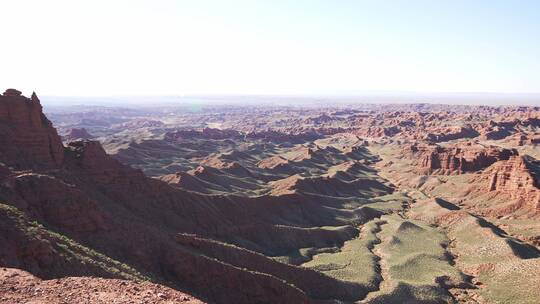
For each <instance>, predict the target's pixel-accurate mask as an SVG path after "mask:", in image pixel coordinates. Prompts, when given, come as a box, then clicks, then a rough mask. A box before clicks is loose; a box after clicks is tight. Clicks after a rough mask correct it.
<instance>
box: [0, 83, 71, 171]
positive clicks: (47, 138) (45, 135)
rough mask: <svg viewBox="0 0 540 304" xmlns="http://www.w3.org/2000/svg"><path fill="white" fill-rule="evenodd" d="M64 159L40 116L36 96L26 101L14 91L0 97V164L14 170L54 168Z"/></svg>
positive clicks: (57, 139)
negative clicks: (0, 162)
mask: <svg viewBox="0 0 540 304" xmlns="http://www.w3.org/2000/svg"><path fill="white" fill-rule="evenodd" d="M63 159H64V147H63V146H62V141H61V139H60V137H59V136H58V133H57V132H56V129H55V128H53V126H52V124H51V122H50V121H49V120H48V119H47V117H45V115H43V112H42V107H41V103H40V101H39V98H38V97H37V95H36V94H35V93H33V94H32V97H31V98H26V97H24V96H22V95H21V94H20V92H19V91H16V90H14V89H8V90H7V91H6V92H5V93H4V94H3V95H1V96H0V160H1V161H2V162H4V163H5V164H7V165H9V166H12V167H14V168H16V169H30V168H55V167H58V166H60V165H61V164H62V162H63Z"/></svg>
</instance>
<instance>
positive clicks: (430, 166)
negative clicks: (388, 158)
mask: <svg viewBox="0 0 540 304" xmlns="http://www.w3.org/2000/svg"><path fill="white" fill-rule="evenodd" d="M408 150H409V151H408V153H409V155H410V157H412V158H414V159H415V163H416V165H417V167H418V168H419V170H420V171H421V172H424V173H427V174H460V173H465V172H475V171H479V170H482V169H484V168H486V167H488V166H490V165H491V164H493V163H495V162H496V161H499V160H507V159H509V158H510V157H511V156H512V155H517V151H515V150H509V149H502V148H497V147H484V146H480V145H472V144H470V145H459V144H458V145H453V146H448V147H443V146H439V145H416V144H413V145H411V146H410V147H409V148H408Z"/></svg>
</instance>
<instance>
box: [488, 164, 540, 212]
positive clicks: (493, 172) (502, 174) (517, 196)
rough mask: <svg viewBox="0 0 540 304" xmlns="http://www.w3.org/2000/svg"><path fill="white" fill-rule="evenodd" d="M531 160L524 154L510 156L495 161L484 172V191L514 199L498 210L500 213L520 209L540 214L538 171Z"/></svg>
mask: <svg viewBox="0 0 540 304" xmlns="http://www.w3.org/2000/svg"><path fill="white" fill-rule="evenodd" d="M533 162H534V161H533V160H532V159H530V158H527V157H524V156H511V157H510V158H509V159H508V160H506V161H501V162H497V163H495V164H494V165H493V166H491V167H490V168H489V169H488V170H486V172H485V173H484V174H485V175H486V176H488V177H489V182H488V185H487V187H486V191H489V192H491V193H497V194H498V195H502V196H505V197H508V198H510V199H511V200H512V201H514V203H513V204H512V205H511V206H508V207H506V208H505V210H499V211H498V212H499V213H500V214H510V213H512V212H514V211H516V210H517V209H522V210H524V211H527V213H528V214H529V215H530V216H533V215H540V188H539V179H538V177H539V176H538V173H539V172H538V165H537V164H534V163H533Z"/></svg>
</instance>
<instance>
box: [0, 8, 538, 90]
mask: <svg viewBox="0 0 540 304" xmlns="http://www.w3.org/2000/svg"><path fill="white" fill-rule="evenodd" d="M0 14H1V15H2V16H1V17H0V33H1V40H2V42H1V45H0V86H1V87H0V89H3V88H7V87H15V88H18V89H20V90H22V91H23V92H31V91H33V90H35V91H36V92H38V94H41V95H58V96H109V95H190V94H217V95H219V94H229V95H235V94H243V95H244V94H245V95H250V94H257V95H265V94H269V95H354V94H360V93H365V92H423V93H429V92H503V93H537V92H540V1H522V0H515V1H509V0H507V1H501V0H489V1H487V0H485V1H484V0H475V1H470V0H466V1H462V0H448V1H437V0H430V1H427V0H426V1H423V0H402V1H400V0H394V1H391V0H385V1H380V0H378V1H362V0H356V1H354V0H325V1H323V0H294V1H293V0H290V1H285V0H268V1H262V0H222V1H217V0H216V1H211V0H191V1H185V0H147V1H145V0H93V1H79V0H48V1H43V0H1V1H0Z"/></svg>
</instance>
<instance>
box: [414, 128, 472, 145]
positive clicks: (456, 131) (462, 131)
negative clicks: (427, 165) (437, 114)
mask: <svg viewBox="0 0 540 304" xmlns="http://www.w3.org/2000/svg"><path fill="white" fill-rule="evenodd" d="M478 135H479V133H478V132H477V131H476V130H474V129H473V128H471V127H453V128H447V129H444V130H440V132H438V133H428V134H426V135H425V136H424V139H425V140H427V141H429V142H434V143H438V142H445V141H450V140H456V139H461V138H474V137H477V136H478Z"/></svg>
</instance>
